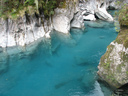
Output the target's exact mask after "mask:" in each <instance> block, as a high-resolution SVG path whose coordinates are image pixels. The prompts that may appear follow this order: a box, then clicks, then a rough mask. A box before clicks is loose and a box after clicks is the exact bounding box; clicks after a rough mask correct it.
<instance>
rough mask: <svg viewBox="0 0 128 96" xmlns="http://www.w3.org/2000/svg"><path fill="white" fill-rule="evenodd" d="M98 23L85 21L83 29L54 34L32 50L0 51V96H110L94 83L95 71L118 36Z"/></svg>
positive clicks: (105, 24) (105, 88) (95, 81)
mask: <svg viewBox="0 0 128 96" xmlns="http://www.w3.org/2000/svg"><path fill="white" fill-rule="evenodd" d="M91 23H92V24H93V23H94V22H91ZM97 23H100V24H103V25H104V26H102V28H100V27H101V26H100V27H97V28H93V27H89V26H90V22H86V24H85V26H86V29H85V30H80V29H72V30H71V32H70V33H71V34H70V35H64V34H61V33H57V32H53V33H52V34H51V40H45V39H43V40H40V41H39V42H40V43H37V42H35V46H36V47H35V48H32V49H31V47H32V46H30V48H28V49H25V48H22V51H21V48H19V47H18V48H16V50H18V51H17V53H15V52H16V50H15V49H12V48H11V49H10V50H11V51H8V52H3V53H2V52H1V54H0V56H1V59H0V66H2V67H1V70H2V71H1V74H0V96H109V95H110V94H111V90H109V89H108V88H107V87H105V86H103V85H102V84H100V83H99V82H97V73H96V72H97V70H98V69H97V66H98V63H99V61H100V58H101V56H102V55H103V54H104V53H105V51H106V47H107V46H108V45H109V43H110V42H111V41H113V40H114V39H115V38H116V36H117V33H116V32H115V29H114V26H113V24H110V23H107V22H101V21H98V22H97ZM2 68H3V69H2Z"/></svg>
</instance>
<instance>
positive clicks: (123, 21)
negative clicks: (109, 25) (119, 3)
mask: <svg viewBox="0 0 128 96" xmlns="http://www.w3.org/2000/svg"><path fill="white" fill-rule="evenodd" d="M119 23H120V26H128V4H125V5H124V6H123V8H122V9H121V10H120V11H119Z"/></svg>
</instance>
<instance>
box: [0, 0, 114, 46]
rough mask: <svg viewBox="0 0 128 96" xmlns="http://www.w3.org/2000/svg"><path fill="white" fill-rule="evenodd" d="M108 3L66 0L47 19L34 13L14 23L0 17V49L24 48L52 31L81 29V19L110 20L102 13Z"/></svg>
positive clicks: (107, 15)
mask: <svg viewBox="0 0 128 96" xmlns="http://www.w3.org/2000/svg"><path fill="white" fill-rule="evenodd" d="M111 3H112V1H111V2H110V0H88V1H87V0H86V1H85V0H80V1H79V0H66V1H65V2H64V6H62V7H58V8H56V9H55V14H54V16H52V17H50V19H49V20H46V19H43V16H42V15H38V14H34V13H33V14H31V15H30V14H25V15H24V16H19V18H18V19H16V20H13V19H9V18H8V19H6V20H5V19H3V18H0V38H1V40H0V46H1V47H3V48H6V47H12V46H25V45H28V44H30V43H32V42H34V41H36V40H37V39H39V38H41V37H44V36H46V37H47V38H50V35H49V34H50V32H51V31H52V30H53V29H55V30H56V31H58V32H63V33H69V31H70V28H71V27H75V28H82V27H84V22H83V20H96V18H95V17H96V16H97V17H98V18H99V19H102V20H106V21H113V18H112V16H111V15H110V14H109V13H108V12H107V11H106V9H107V8H108V7H109V5H111ZM42 19H43V21H42Z"/></svg>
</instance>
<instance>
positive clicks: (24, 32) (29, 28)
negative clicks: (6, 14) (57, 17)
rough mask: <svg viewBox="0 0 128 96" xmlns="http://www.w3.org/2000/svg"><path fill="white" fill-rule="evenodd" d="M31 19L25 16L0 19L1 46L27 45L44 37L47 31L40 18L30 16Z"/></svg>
mask: <svg viewBox="0 0 128 96" xmlns="http://www.w3.org/2000/svg"><path fill="white" fill-rule="evenodd" d="M29 20H30V21H28V20H27V19H26V17H25V16H24V17H22V18H18V19H17V20H11V19H7V20H3V19H0V29H1V32H0V38H1V40H0V46H1V47H11V46H18V45H20V46H25V45H27V44H30V43H32V42H34V41H35V40H37V39H39V38H40V37H43V36H44V35H45V33H46V32H45V30H44V27H43V26H42V24H41V21H40V18H36V17H29ZM49 29H50V26H49Z"/></svg>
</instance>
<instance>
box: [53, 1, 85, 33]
mask: <svg viewBox="0 0 128 96" xmlns="http://www.w3.org/2000/svg"><path fill="white" fill-rule="evenodd" d="M78 3H79V1H78V0H69V1H67V2H66V5H65V8H57V9H55V15H54V16H53V27H54V29H55V30H56V31H58V32H62V33H69V31H70V23H71V20H72V19H73V18H75V19H74V20H73V22H72V24H71V25H72V27H78V28H81V27H82V26H81V23H82V22H81V21H79V18H80V14H77V15H76V16H75V17H74V14H75V13H77V12H78V11H79V10H78V5H79V4H78ZM76 17H78V18H76ZM77 19H78V20H77ZM82 20H83V19H82ZM76 23H79V24H77V25H76Z"/></svg>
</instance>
